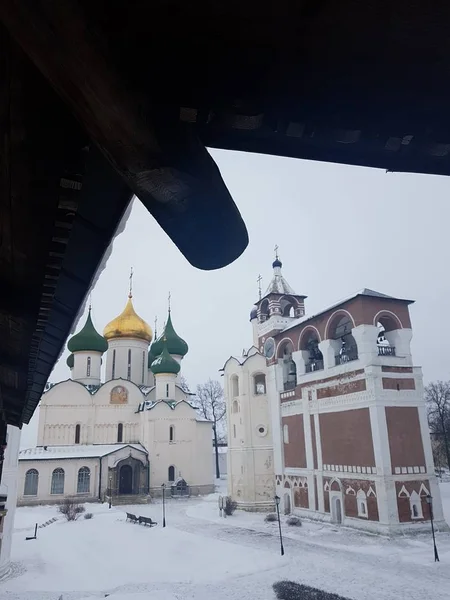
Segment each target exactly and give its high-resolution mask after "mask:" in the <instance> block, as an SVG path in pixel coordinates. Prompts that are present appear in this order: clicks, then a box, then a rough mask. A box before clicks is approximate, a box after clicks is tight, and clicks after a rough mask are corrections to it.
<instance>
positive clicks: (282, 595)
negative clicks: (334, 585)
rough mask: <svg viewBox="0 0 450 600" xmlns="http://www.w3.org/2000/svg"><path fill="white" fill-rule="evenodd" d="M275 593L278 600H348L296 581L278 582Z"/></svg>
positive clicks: (275, 584)
mask: <svg viewBox="0 0 450 600" xmlns="http://www.w3.org/2000/svg"><path fill="white" fill-rule="evenodd" d="M273 591H274V592H275V594H276V597H277V598H278V600H348V598H344V596H338V595H337V594H331V593H329V592H324V591H323V590H318V589H317V588H312V587H309V586H308V585H301V584H300V583H295V582H294V581H277V582H276V583H274V584H273Z"/></svg>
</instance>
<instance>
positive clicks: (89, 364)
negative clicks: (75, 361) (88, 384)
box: [86, 356, 91, 377]
mask: <svg viewBox="0 0 450 600" xmlns="http://www.w3.org/2000/svg"><path fill="white" fill-rule="evenodd" d="M90 376H91V357H90V356H88V357H87V360H86V377H90Z"/></svg>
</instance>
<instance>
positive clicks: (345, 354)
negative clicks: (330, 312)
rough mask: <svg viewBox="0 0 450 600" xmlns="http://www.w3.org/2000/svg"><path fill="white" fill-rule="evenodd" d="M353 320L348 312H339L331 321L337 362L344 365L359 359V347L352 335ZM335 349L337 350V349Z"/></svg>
mask: <svg viewBox="0 0 450 600" xmlns="http://www.w3.org/2000/svg"><path fill="white" fill-rule="evenodd" d="M352 328H353V320H352V318H351V317H350V315H348V314H343V313H338V315H337V316H336V317H335V319H334V320H333V321H332V323H331V328H330V337H331V339H333V340H336V342H335V344H334V345H335V349H336V350H337V353H336V354H335V364H336V365H343V364H345V363H347V362H349V361H351V360H357V358H358V347H357V345H356V340H355V338H354V337H353V335H352ZM336 350H335V351H336Z"/></svg>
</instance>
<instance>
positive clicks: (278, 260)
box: [272, 258, 283, 269]
mask: <svg viewBox="0 0 450 600" xmlns="http://www.w3.org/2000/svg"><path fill="white" fill-rule="evenodd" d="M282 266H283V263H282V262H281V260H280V259H279V258H276V259H275V260H274V261H273V263H272V267H273V268H274V269H275V267H282Z"/></svg>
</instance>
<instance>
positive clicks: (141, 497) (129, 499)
mask: <svg viewBox="0 0 450 600" xmlns="http://www.w3.org/2000/svg"><path fill="white" fill-rule="evenodd" d="M108 500H109V498H106V502H108ZM151 501H152V499H151V497H150V496H149V495H147V494H126V495H121V496H113V498H112V505H113V506H123V505H126V504H149V503H150V502H151Z"/></svg>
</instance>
